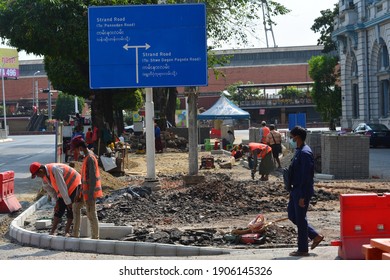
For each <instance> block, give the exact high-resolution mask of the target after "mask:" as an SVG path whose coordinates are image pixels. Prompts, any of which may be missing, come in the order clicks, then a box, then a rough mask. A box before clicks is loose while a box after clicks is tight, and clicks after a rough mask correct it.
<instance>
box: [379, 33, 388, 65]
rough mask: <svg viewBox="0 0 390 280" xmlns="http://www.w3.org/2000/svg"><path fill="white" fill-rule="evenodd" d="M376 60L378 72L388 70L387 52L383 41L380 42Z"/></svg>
mask: <svg viewBox="0 0 390 280" xmlns="http://www.w3.org/2000/svg"><path fill="white" fill-rule="evenodd" d="M378 59H379V61H378V70H379V71H385V70H387V69H388V68H389V51H388V50H387V46H386V44H385V43H384V42H383V40H381V44H380V50H379V56H378Z"/></svg>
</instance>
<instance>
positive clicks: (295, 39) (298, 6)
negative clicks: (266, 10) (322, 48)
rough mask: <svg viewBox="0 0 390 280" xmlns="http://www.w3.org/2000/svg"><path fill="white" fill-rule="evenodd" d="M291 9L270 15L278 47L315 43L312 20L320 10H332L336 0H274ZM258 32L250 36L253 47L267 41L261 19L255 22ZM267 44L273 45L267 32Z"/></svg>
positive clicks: (316, 37) (230, 46)
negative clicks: (285, 12)
mask: <svg viewBox="0 0 390 280" xmlns="http://www.w3.org/2000/svg"><path fill="white" fill-rule="evenodd" d="M275 1H276V2H279V3H280V4H283V5H284V6H285V7H287V8H288V9H290V10H291V12H290V13H288V14H287V15H283V16H277V17H272V20H273V21H274V22H275V23H276V25H275V26H272V29H273V33H274V37H275V44H276V46H278V47H288V46H308V45H317V39H318V38H319V37H320V35H319V34H318V33H314V32H313V31H312V30H311V29H310V28H311V26H312V25H313V23H314V20H315V19H316V18H318V17H320V16H321V11H322V10H326V9H331V10H333V8H334V4H336V3H338V0H275ZM256 26H257V27H258V30H259V32H258V33H257V34H256V37H258V38H255V37H254V36H252V37H251V43H252V45H251V46H248V47H254V48H266V47H267V41H266V36H265V32H264V26H263V22H262V19H261V21H260V22H258V23H257V24H256ZM268 45H269V47H273V46H274V45H273V39H272V35H271V33H270V32H268ZM224 48H235V46H234V45H225V46H224Z"/></svg>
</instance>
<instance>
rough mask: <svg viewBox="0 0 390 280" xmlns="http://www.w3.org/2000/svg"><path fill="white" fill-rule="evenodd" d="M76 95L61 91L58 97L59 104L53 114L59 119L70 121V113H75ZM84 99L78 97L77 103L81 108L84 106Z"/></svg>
mask: <svg viewBox="0 0 390 280" xmlns="http://www.w3.org/2000/svg"><path fill="white" fill-rule="evenodd" d="M74 100H75V96H73V95H69V94H66V93H62V92H61V93H59V94H58V97H57V102H56V103H57V106H56V107H55V109H54V113H53V116H54V118H55V119H57V120H61V121H69V115H71V114H74V113H75V108H74ZM84 103H85V102H84V99H83V98H78V99H77V105H78V107H79V108H83V107H84Z"/></svg>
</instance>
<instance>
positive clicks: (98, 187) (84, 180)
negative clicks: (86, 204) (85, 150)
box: [81, 154, 103, 201]
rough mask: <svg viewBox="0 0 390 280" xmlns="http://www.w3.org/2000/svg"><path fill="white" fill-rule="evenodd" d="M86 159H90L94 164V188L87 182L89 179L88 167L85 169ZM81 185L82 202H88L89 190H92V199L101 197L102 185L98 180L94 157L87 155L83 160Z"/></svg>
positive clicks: (98, 171) (97, 169)
mask: <svg viewBox="0 0 390 280" xmlns="http://www.w3.org/2000/svg"><path fill="white" fill-rule="evenodd" d="M88 159H92V160H93V162H94V168H95V174H94V176H96V183H95V186H90V185H89V180H88V179H89V174H88V167H87V165H88ZM81 185H82V188H83V197H84V201H87V200H88V193H89V188H94V192H93V198H94V199H96V198H98V197H102V196H103V190H102V183H101V180H100V170H99V165H98V161H97V159H96V157H95V156H94V155H91V154H89V155H87V156H86V157H85V158H84V161H83V166H82V167H81Z"/></svg>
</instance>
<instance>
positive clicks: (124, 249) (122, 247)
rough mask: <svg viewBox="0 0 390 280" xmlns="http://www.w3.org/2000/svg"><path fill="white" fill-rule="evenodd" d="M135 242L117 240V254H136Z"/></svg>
mask: <svg viewBox="0 0 390 280" xmlns="http://www.w3.org/2000/svg"><path fill="white" fill-rule="evenodd" d="M134 248H135V243H134V242H128V241H116V242H115V254H117V255H125V256H134Z"/></svg>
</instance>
